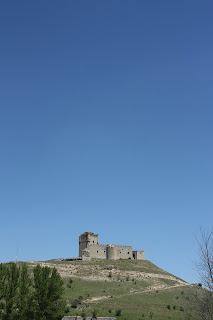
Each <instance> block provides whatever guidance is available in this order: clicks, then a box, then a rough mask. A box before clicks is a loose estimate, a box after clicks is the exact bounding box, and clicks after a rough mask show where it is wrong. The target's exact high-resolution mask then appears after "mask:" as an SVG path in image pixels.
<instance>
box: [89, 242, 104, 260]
mask: <svg viewBox="0 0 213 320" xmlns="http://www.w3.org/2000/svg"><path fill="white" fill-rule="evenodd" d="M87 248H88V251H89V253H90V258H95V259H106V246H105V245H98V244H89V245H88V247H87Z"/></svg>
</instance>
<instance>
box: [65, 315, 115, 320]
mask: <svg viewBox="0 0 213 320" xmlns="http://www.w3.org/2000/svg"><path fill="white" fill-rule="evenodd" d="M62 320H117V318H110V317H97V318H92V317H80V316H65V317H63V318H62Z"/></svg>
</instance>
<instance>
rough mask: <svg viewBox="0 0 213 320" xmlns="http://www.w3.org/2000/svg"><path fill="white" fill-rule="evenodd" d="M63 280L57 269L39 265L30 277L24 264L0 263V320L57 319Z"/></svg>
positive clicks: (61, 314) (59, 313)
mask: <svg viewBox="0 0 213 320" xmlns="http://www.w3.org/2000/svg"><path fill="white" fill-rule="evenodd" d="M62 294H63V281H62V279H61V277H60V275H59V274H58V272H57V270H56V269H55V268H54V269H51V268H48V267H44V268H42V267H41V266H40V265H38V266H36V267H35V268H34V269H33V276H32V274H31V276H30V273H29V270H28V267H27V265H26V264H22V265H21V266H20V267H18V266H17V265H16V264H14V263H13V264H10V265H5V264H0V319H1V320H28V319H32V320H57V319H61V318H62V316H63V314H64V309H65V302H64V301H63V300H62Z"/></svg>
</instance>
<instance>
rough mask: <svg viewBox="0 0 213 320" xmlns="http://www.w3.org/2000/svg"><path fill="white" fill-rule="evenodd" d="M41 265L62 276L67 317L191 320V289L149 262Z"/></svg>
mask: <svg viewBox="0 0 213 320" xmlns="http://www.w3.org/2000/svg"><path fill="white" fill-rule="evenodd" d="M41 264H42V265H49V266H55V267H56V268H57V269H58V271H59V273H60V274H61V276H62V277H63V279H64V284H65V292H64V297H65V299H66V301H67V305H68V308H67V313H66V314H67V315H91V314H92V313H93V311H94V310H95V311H96V313H97V315H98V316H116V314H117V318H118V319H120V320H125V319H126V320H127V319H128V320H139V319H151V318H152V319H158V320H164V319H174V320H175V319H192V317H191V314H190V312H189V308H188V306H189V301H190V294H191V290H192V286H190V285H189V284H188V283H186V282H185V281H183V280H181V279H179V278H177V277H175V276H173V275H171V274H169V273H167V272H166V271H164V270H162V269H160V268H158V267H157V266H155V265H154V264H152V263H151V262H149V261H134V260H118V261H109V260H92V261H89V262H82V261H77V262H67V261H56V260H51V261H46V262H41ZM119 310H120V311H119ZM119 313H121V314H120V315H119V316H118V314H119ZM194 319H196V318H194Z"/></svg>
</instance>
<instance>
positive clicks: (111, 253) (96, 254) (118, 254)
mask: <svg viewBox="0 0 213 320" xmlns="http://www.w3.org/2000/svg"><path fill="white" fill-rule="evenodd" d="M79 257H81V258H82V260H90V259H92V258H94V259H109V260H119V259H136V260H145V253H144V251H133V250H132V247H131V246H117V245H114V244H106V245H100V244H99V243H98V234H94V233H92V232H84V233H82V234H81V235H80V236H79Z"/></svg>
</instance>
